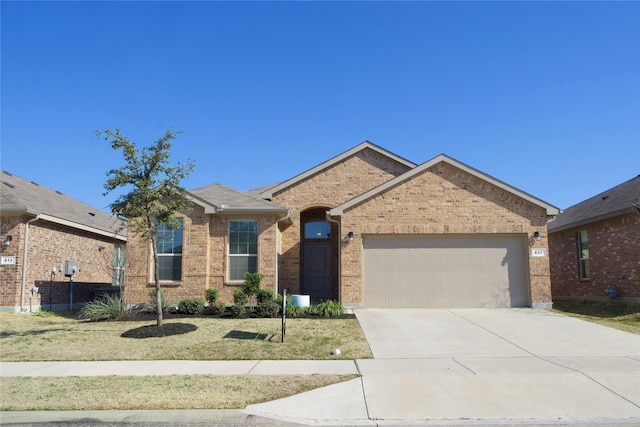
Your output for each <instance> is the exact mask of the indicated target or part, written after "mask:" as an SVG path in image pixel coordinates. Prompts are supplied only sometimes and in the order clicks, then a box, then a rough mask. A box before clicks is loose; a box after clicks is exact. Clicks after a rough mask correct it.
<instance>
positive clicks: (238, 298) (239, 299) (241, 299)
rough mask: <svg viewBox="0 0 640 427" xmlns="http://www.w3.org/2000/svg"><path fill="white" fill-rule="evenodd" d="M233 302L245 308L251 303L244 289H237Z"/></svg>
mask: <svg viewBox="0 0 640 427" xmlns="http://www.w3.org/2000/svg"><path fill="white" fill-rule="evenodd" d="M233 302H234V304H241V305H243V306H244V305H245V304H246V303H247V302H249V296H248V295H247V294H246V293H244V291H243V290H242V289H236V290H235V292H234V293H233Z"/></svg>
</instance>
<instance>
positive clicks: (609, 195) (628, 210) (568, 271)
mask: <svg viewBox="0 0 640 427" xmlns="http://www.w3.org/2000/svg"><path fill="white" fill-rule="evenodd" d="M639 202H640V176H636V177H635V178H633V179H630V180H629V181H627V182H624V183H622V184H620V185H618V186H615V187H613V188H611V189H609V190H607V191H604V192H602V193H600V194H598V195H596V196H593V197H591V198H589V199H587V200H585V201H583V202H580V203H578V204H577V205H575V206H572V207H570V208H568V209H567V210H565V211H563V212H562V213H561V214H560V215H558V216H557V217H556V219H555V220H553V221H551V222H550V223H549V225H548V227H549V249H550V251H551V252H550V253H551V287H552V291H553V297H554V298H571V299H591V300H603V299H609V294H608V293H606V291H607V289H609V288H610V287H611V288H612V289H615V291H616V297H617V298H619V299H621V300H623V301H624V300H627V301H640V210H639V209H638V206H639ZM611 296H613V295H611Z"/></svg>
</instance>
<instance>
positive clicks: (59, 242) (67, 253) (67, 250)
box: [0, 215, 113, 312]
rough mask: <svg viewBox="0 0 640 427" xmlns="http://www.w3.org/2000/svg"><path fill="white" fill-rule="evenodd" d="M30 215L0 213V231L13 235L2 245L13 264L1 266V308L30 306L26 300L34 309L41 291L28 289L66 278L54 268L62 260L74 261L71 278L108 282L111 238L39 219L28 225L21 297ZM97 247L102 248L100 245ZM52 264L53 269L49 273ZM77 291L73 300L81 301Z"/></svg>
mask: <svg viewBox="0 0 640 427" xmlns="http://www.w3.org/2000/svg"><path fill="white" fill-rule="evenodd" d="M30 219H31V218H30V217H28V216H9V215H3V216H2V220H1V226H2V230H1V233H0V234H1V235H2V236H5V235H7V234H11V235H12V237H13V241H12V242H11V245H10V246H9V247H8V248H3V251H2V256H15V257H16V264H14V265H3V266H1V267H0V268H1V269H2V275H1V276H2V279H0V280H1V289H0V308H1V309H2V310H3V311H13V312H15V311H19V310H20V307H21V306H23V307H24V308H25V309H29V302H31V307H32V308H34V310H35V309H37V308H38V307H39V306H40V304H41V301H42V295H41V294H40V293H38V294H32V293H31V292H30V289H31V288H32V287H33V286H35V285H36V282H40V281H50V280H54V281H68V279H65V277H64V272H60V271H58V269H57V267H59V266H60V265H63V264H64V262H65V260H74V261H75V262H76V265H77V267H78V271H77V272H76V274H75V275H74V281H76V282H78V283H103V284H105V286H110V285H111V277H112V268H111V264H112V261H113V239H112V238H109V237H103V236H99V235H95V234H92V233H89V232H85V231H81V230H77V229H74V228H70V227H66V226H62V225H58V224H54V223H50V222H47V221H43V220H38V221H35V222H32V223H31V224H30V225H29V242H28V251H27V269H26V282H25V290H24V296H23V299H22V301H21V293H22V269H23V257H24V245H25V231H26V227H27V226H26V222H27V221H28V220H30ZM100 247H102V248H103V249H99V248H100ZM54 267H56V272H55V274H52V273H53V268H54ZM79 292H81V291H79ZM78 295H79V298H78V299H77V300H75V299H74V300H75V301H77V302H84V301H83V300H81V299H80V294H78ZM30 297H31V301H29V298H30ZM67 308H68V307H67Z"/></svg>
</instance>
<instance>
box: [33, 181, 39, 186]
mask: <svg viewBox="0 0 640 427" xmlns="http://www.w3.org/2000/svg"><path fill="white" fill-rule="evenodd" d="M31 183H32V184H33V185H37V186H38V187H40V184H38V183H37V182H35V181H31Z"/></svg>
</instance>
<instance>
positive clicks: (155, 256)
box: [151, 236, 162, 328]
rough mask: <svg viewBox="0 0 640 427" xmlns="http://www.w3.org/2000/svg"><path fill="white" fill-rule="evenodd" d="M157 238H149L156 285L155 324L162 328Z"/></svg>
mask: <svg viewBox="0 0 640 427" xmlns="http://www.w3.org/2000/svg"><path fill="white" fill-rule="evenodd" d="M156 243H157V237H155V236H153V237H151V246H152V248H153V280H154V281H155V283H156V311H157V312H158V314H157V317H156V323H157V326H158V328H161V327H162V295H161V293H160V266H159V265H158V246H157V245H156Z"/></svg>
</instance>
